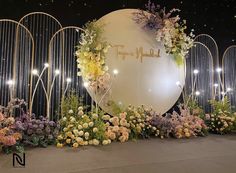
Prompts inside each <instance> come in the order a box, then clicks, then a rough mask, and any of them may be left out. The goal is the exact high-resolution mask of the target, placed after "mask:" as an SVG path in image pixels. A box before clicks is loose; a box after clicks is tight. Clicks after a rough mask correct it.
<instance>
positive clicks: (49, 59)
mask: <svg viewBox="0 0 236 173" xmlns="http://www.w3.org/2000/svg"><path fill="white" fill-rule="evenodd" d="M67 29H75V30H79V31H82V32H84V29H82V28H80V27H77V26H66V27H63V28H61V29H59V30H58V31H57V32H55V33H54V34H53V36H52V37H51V39H50V41H49V45H48V62H49V63H50V62H51V61H52V59H51V56H50V55H51V46H52V43H53V41H54V39H55V37H56V36H57V35H58V34H60V33H61V32H62V64H63V69H62V73H64V71H65V70H64V62H65V55H64V45H65V43H64V31H65V30H67ZM76 32H77V31H76ZM50 75H51V73H50V71H49V72H48V86H49V84H50ZM64 82H65V78H64V75H62V83H64ZM63 90H64V86H62V91H63ZM47 92H49V87H48V88H47ZM49 104H51V103H49ZM49 115H50V110H49V108H48V107H47V117H48V116H49Z"/></svg>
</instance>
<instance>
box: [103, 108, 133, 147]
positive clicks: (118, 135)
mask: <svg viewBox="0 0 236 173" xmlns="http://www.w3.org/2000/svg"><path fill="white" fill-rule="evenodd" d="M126 116H127V113H126V112H122V113H120V114H119V116H114V117H110V116H109V115H104V116H103V117H102V118H103V120H105V121H106V120H109V122H110V124H109V125H108V126H107V130H106V136H107V137H108V138H109V139H110V140H112V141H115V140H119V141H120V142H125V141H128V140H129V134H130V129H129V128H130V124H129V123H128V122H127V119H126Z"/></svg>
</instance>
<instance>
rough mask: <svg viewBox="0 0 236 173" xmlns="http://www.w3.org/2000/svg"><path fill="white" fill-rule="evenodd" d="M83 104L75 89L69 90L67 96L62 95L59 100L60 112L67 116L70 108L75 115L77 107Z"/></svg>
mask: <svg viewBox="0 0 236 173" xmlns="http://www.w3.org/2000/svg"><path fill="white" fill-rule="evenodd" d="M81 105H83V104H82V100H81V98H79V97H78V95H77V94H76V93H75V91H70V92H69V94H68V96H67V97H63V98H62V101H61V114H62V117H64V116H67V115H68V112H69V111H70V110H72V111H73V113H74V114H75V115H77V114H78V107H79V106H81Z"/></svg>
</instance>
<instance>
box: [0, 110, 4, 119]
mask: <svg viewBox="0 0 236 173" xmlns="http://www.w3.org/2000/svg"><path fill="white" fill-rule="evenodd" d="M4 119H5V118H4V115H3V114H2V113H1V112H0V121H3V120H4Z"/></svg>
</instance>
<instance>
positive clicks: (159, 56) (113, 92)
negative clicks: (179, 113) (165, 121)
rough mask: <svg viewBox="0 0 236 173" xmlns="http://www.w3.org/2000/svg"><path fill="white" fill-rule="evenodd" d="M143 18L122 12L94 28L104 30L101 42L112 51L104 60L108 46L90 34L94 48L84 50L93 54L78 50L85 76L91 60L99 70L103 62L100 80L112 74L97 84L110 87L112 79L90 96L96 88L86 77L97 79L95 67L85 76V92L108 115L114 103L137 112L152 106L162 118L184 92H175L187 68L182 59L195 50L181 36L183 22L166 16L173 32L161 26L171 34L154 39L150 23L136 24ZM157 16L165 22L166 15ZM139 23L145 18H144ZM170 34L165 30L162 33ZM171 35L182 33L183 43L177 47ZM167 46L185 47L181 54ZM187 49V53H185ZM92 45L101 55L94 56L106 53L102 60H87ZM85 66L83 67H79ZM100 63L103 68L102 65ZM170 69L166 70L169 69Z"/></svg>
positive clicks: (101, 21) (134, 12) (103, 20)
mask: <svg viewBox="0 0 236 173" xmlns="http://www.w3.org/2000/svg"><path fill="white" fill-rule="evenodd" d="M139 12H140V11H139V10H135V9H125V10H118V11H114V12H112V13H109V14H107V15H105V16H104V17H102V18H101V19H99V20H98V21H97V22H96V25H100V27H102V29H103V32H102V33H100V35H101V36H100V37H102V38H103V40H104V41H106V42H108V44H109V45H110V49H109V50H108V52H107V53H106V54H105V55H104V51H103V49H105V50H106V49H107V48H106V45H104V41H103V40H101V39H99V40H101V42H99V40H98V39H97V38H96V37H95V36H93V35H92V34H91V37H92V38H94V42H93V43H92V44H90V43H89V41H88V40H86V41H87V44H90V45H86V46H87V47H88V46H91V47H89V50H90V49H91V50H90V51H89V52H87V51H84V50H83V49H82V48H83V47H82V48H80V49H79V50H78V56H77V57H78V61H79V67H81V68H80V70H81V74H82V76H83V70H84V69H85V68H84V58H87V61H89V59H95V60H96V59H97V67H99V65H100V63H101V62H102V63H104V66H103V69H101V70H102V71H99V69H97V73H100V74H99V75H100V76H101V75H103V74H102V72H103V71H105V72H106V70H108V73H107V74H106V73H105V74H104V75H103V76H104V77H105V80H101V79H96V78H95V80H96V81H98V82H101V81H104V83H103V85H104V86H105V85H107V84H106V80H107V79H108V75H109V76H110V81H108V89H106V88H103V89H102V90H103V91H102V90H100V92H97V91H96V90H91V88H93V86H94V82H93V81H90V79H88V78H87V76H88V74H91V76H94V71H93V70H95V68H94V67H92V69H88V70H90V71H87V73H86V76H84V81H85V82H86V83H88V85H89V86H88V87H87V88H88V90H89V92H90V94H91V97H93V98H94V100H95V101H96V102H97V104H98V105H99V106H101V107H102V108H103V109H104V110H105V111H107V112H109V113H112V110H111V106H110V105H111V104H110V103H111V102H114V103H115V104H120V105H121V106H124V107H125V106H128V105H129V104H132V105H134V106H138V105H141V104H145V105H149V106H152V107H153V109H154V110H156V111H157V112H159V113H160V114H164V113H165V112H166V111H168V110H169V109H170V108H171V107H172V106H173V105H174V104H175V102H176V101H177V100H178V98H179V96H180V94H181V92H182V90H181V88H179V87H176V82H177V81H179V82H180V83H182V84H184V77H185V65H184V58H183V57H184V56H185V54H186V53H187V50H188V47H187V45H188V46H190V45H191V43H189V44H188V43H187V42H188V41H189V42H191V41H192V40H191V38H190V37H188V36H187V35H186V34H183V33H184V27H183V26H181V25H178V24H177V21H178V20H179V19H178V18H170V19H169V18H168V14H165V15H166V16H165V17H164V18H166V19H165V20H166V23H168V21H169V24H170V26H167V25H168V24H166V25H165V24H164V23H162V24H160V25H165V27H166V28H169V29H170V30H169V31H166V33H163V35H161V36H160V33H156V34H157V35H155V32H156V30H155V29H153V28H147V27H145V26H146V23H144V22H147V21H142V22H141V21H137V15H138V14H137V13H139ZM144 13H145V15H147V16H150V15H152V14H151V13H147V12H144ZM146 13H147V14H146ZM157 13H158V12H157ZM159 13H160V14H159ZM159 13H158V14H159V15H160V16H161V15H162V12H159ZM138 17H139V18H141V17H140V16H138ZM174 20H176V21H174ZM171 21H173V23H171ZM156 22H158V21H156ZM172 25H174V26H172ZM175 25H176V26H175ZM163 27H164V26H163ZM171 27H173V28H171ZM175 27H176V28H175ZM166 28H161V29H162V30H163V31H164V30H166ZM171 29H172V30H171ZM173 30H178V32H181V33H182V34H183V35H182V36H181V37H184V38H183V40H182V43H180V42H179V43H177V42H175V41H174V40H176V39H177V38H174V37H177V36H173V38H172V37H168V36H167V35H168V34H167V32H169V34H170V33H172V32H173ZM158 31H159V30H158ZM158 31H157V32H158ZM94 33H96V32H94ZM97 36H98V34H97ZM155 37H156V38H155ZM87 39H88V38H87ZM165 39H166V40H165ZM185 39H186V40H185ZM187 39H189V40H187ZM165 41H166V42H167V41H168V42H172V43H171V44H172V45H175V46H176V45H177V44H181V46H183V48H180V49H178V50H177V48H173V49H172V50H170V47H171V45H166V44H167V43H166V42H165ZM184 43H185V44H186V45H185V46H186V47H184ZM93 45H95V47H94V48H95V50H96V49H99V50H96V51H97V52H98V53H99V51H102V52H103V53H101V54H100V55H101V56H102V57H99V56H96V55H92V56H90V55H89V54H90V53H93V50H94V48H93ZM83 46H84V45H83ZM96 46H97V47H96ZM168 46H169V48H168ZM100 47H101V48H100ZM174 49H176V50H174ZM184 49H186V50H184ZM79 51H80V52H79ZM81 51H83V53H84V55H86V54H88V56H86V57H84V56H80V54H81ZM82 58H83V59H82ZM81 61H83V62H82V63H81ZM89 62H90V61H89ZM102 63H101V65H103V64H102ZM167 66H168V68H166V67H167ZM108 68H109V69H108ZM91 76H90V77H91ZM99 78H101V77H99ZM93 80H94V79H93ZM90 85H91V86H92V87H91V86H90ZM95 86H96V85H95ZM99 89H100V86H99V85H98V88H97V90H99ZM107 90H109V91H107ZM104 95H105V96H104ZM95 97H96V98H95ZM97 98H98V99H97Z"/></svg>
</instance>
